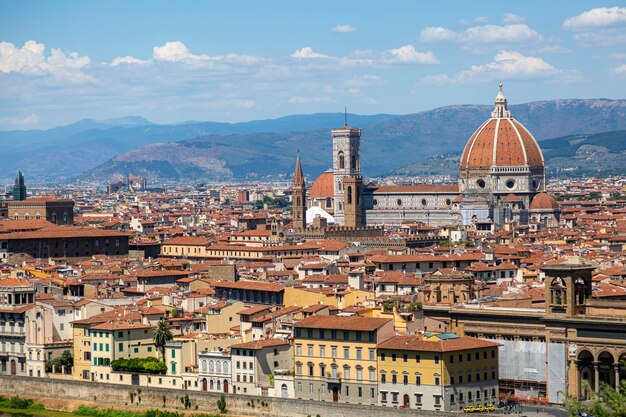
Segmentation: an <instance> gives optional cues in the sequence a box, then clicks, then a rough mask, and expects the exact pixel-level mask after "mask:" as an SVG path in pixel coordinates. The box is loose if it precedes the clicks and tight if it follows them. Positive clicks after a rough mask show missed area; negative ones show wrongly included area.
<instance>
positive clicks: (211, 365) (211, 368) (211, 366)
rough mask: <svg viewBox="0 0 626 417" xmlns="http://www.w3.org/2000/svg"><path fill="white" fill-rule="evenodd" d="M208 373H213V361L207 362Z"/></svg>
mask: <svg viewBox="0 0 626 417" xmlns="http://www.w3.org/2000/svg"><path fill="white" fill-rule="evenodd" d="M209 372H211V373H213V372H215V365H214V364H213V361H209Z"/></svg>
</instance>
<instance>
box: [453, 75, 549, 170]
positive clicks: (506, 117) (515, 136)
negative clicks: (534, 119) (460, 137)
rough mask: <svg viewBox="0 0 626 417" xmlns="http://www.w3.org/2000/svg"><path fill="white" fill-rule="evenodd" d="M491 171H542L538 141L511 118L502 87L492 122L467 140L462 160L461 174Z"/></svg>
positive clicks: (492, 115)
mask: <svg viewBox="0 0 626 417" xmlns="http://www.w3.org/2000/svg"><path fill="white" fill-rule="evenodd" d="M493 167H541V168H543V167H544V160H543V154H542V153H541V149H540V148H539V145H538V144H537V141H536V140H535V138H534V137H533V136H532V135H531V134H530V132H529V131H528V129H526V128H525V127H524V125H522V124H521V123H520V122H518V121H517V120H515V119H513V118H512V117H511V112H510V111H509V110H508V109H507V100H506V98H505V97H504V95H503V94H502V83H500V91H499V92H498V95H497V96H496V100H495V108H494V111H493V112H492V113H491V118H490V119H488V120H487V121H486V122H485V123H483V124H482V126H480V127H479V128H478V129H477V130H476V131H475V132H474V134H473V135H472V136H471V137H470V139H469V141H468V142H467V145H465V150H464V151H463V156H462V157H461V170H464V169H472V168H480V169H484V168H493Z"/></svg>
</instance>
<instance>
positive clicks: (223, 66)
mask: <svg viewBox="0 0 626 417" xmlns="http://www.w3.org/2000/svg"><path fill="white" fill-rule="evenodd" d="M500 80H502V81H503V82H504V84H505V93H506V95H507V97H508V98H509V102H510V103H522V102H528V101H534V100H545V99H556V98H600V97H602V98H614V99H619V98H624V97H625V93H626V7H624V6H623V2H615V1H613V2H611V1H607V2H589V1H572V0H567V1H554V0H550V1H508V2H502V1H476V0H473V1H466V0H465V1H393V2H381V1H377V2H374V1H342V2H337V1H316V2H298V1H232V0H231V1H224V2H215V1H211V2H209V1H169V2H164V1H132V2H129V1H99V2H96V1H71V2H70V1H54V2H52V1H38V2H33V1H20V2H16V1H4V0H1V1H0V129H1V130H8V129H30V128H46V127H51V126H56V125H60V124H67V123H72V122H74V121H77V120H80V119H82V118H96V119H105V118H112V117H120V116H125V115H140V116H144V117H146V118H148V119H150V120H152V121H154V122H158V123H176V122H180V121H185V120H213V121H242V120H252V119H263V118H273V117H279V116H283V115H288V114H302V113H316V112H336V111H341V110H342V109H343V107H344V105H346V106H347V107H348V110H349V111H350V112H354V113H360V114H374V113H394V114H407V113H413V112H418V111H422V110H428V109H431V108H435V107H439V106H444V105H450V104H468V103H472V104H488V103H491V102H492V101H493V97H494V96H495V94H496V92H497V84H498V82H499V81H500Z"/></svg>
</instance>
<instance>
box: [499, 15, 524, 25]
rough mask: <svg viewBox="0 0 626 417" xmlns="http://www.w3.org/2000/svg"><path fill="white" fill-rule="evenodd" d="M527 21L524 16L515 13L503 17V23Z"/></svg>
mask: <svg viewBox="0 0 626 417" xmlns="http://www.w3.org/2000/svg"><path fill="white" fill-rule="evenodd" d="M525 20H526V19H524V16H519V15H516V14H513V13H504V14H503V15H502V22H503V23H524V21H525Z"/></svg>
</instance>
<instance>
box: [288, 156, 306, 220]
mask: <svg viewBox="0 0 626 417" xmlns="http://www.w3.org/2000/svg"><path fill="white" fill-rule="evenodd" d="M291 195H292V201H291V221H292V223H293V230H303V229H304V228H305V227H306V184H305V182H304V175H303V174H302V165H300V151H298V155H297V156H296V169H295V171H294V173H293V184H292V187H291Z"/></svg>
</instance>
